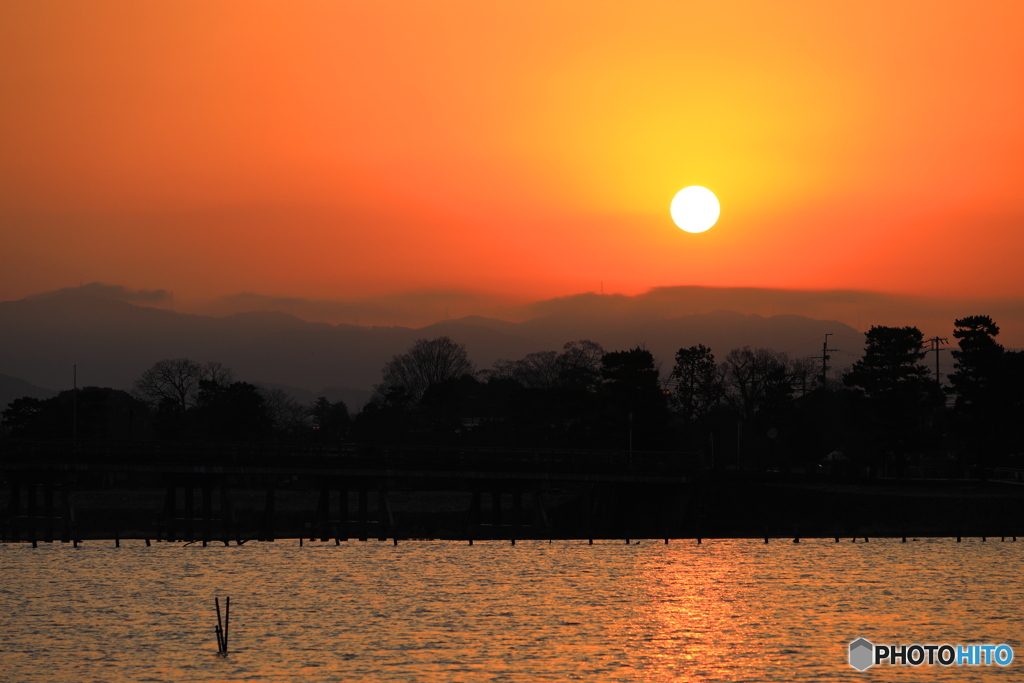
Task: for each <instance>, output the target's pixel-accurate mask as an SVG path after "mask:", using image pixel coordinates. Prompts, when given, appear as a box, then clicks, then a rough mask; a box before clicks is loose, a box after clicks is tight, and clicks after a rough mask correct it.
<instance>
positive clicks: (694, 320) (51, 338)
mask: <svg viewBox="0 0 1024 683" xmlns="http://www.w3.org/2000/svg"><path fill="white" fill-rule="evenodd" d="M117 291H118V288H111V289H104V288H103V287H91V288H90V287H88V286H87V287H83V288H71V289H66V290H61V291H59V292H51V293H48V294H47V295H40V296H34V297H29V298H26V299H21V300H18V301H7V302H0V329H2V330H3V334H2V335H0V373H4V374H6V375H10V376H11V377H10V379H12V380H13V378H20V379H21V380H23V381H24V384H17V383H13V384H11V383H8V384H4V385H3V386H4V387H7V386H10V387H12V389H11V390H12V391H15V393H16V392H18V391H26V392H28V393H27V394H26V395H31V392H33V391H34V392H36V393H37V395H42V394H40V393H39V392H46V391H47V390H46V389H40V388H39V387H51V388H52V389H54V390H62V389H68V388H70V387H71V385H72V366H74V365H77V368H78V385H79V386H87V385H98V386H111V387H114V388H121V389H128V388H130V387H131V385H132V383H133V382H134V381H135V379H136V378H137V377H139V375H140V374H141V373H142V372H143V371H144V370H146V369H147V368H149V367H150V366H151V365H152V364H153V363H154V362H156V361H158V360H160V359H162V358H176V357H182V356H185V357H189V358H192V359H193V360H197V361H201V362H205V361H219V362H221V363H224V364H225V365H227V366H228V367H231V368H232V369H233V370H234V371H235V374H236V376H237V377H238V378H239V379H242V380H246V381H249V382H254V383H262V384H267V385H271V386H279V387H283V388H285V389H286V390H289V391H291V392H292V393H293V394H296V396H297V398H299V399H300V400H308V399H310V398H313V397H315V396H316V395H327V396H328V398H331V399H332V400H338V399H344V400H345V401H346V402H348V403H349V404H350V405H352V407H353V408H357V407H358V406H359V405H361V404H362V403H363V402H364V401H365V400H366V398H367V397H368V395H369V391H370V390H371V388H372V386H373V385H374V384H375V383H377V382H379V381H380V373H381V368H382V367H383V365H384V364H385V363H386V362H387V361H388V360H390V359H391V357H392V356H394V355H395V354H398V353H402V352H403V351H405V350H406V349H408V348H409V347H410V346H411V345H412V343H413V342H414V341H415V340H416V339H419V338H433V337H437V336H441V335H448V336H450V337H452V338H453V339H455V340H456V341H458V342H460V343H463V344H465V345H466V347H467V349H468V351H469V355H470V358H471V359H472V360H473V362H474V363H475V364H476V365H477V367H478V368H486V367H490V366H491V365H492V364H493V363H494V361H495V360H497V359H500V358H506V359H514V358H521V357H522V356H524V355H526V354H527V353H531V352H534V351H544V350H559V349H561V347H562V345H563V344H564V343H566V342H568V341H573V340H578V339H591V340H593V341H596V342H598V343H600V344H602V345H603V346H604V347H605V348H606V349H608V350H617V349H627V348H631V347H633V346H636V345H638V344H642V345H644V346H646V348H648V349H650V350H651V352H652V353H654V355H655V357H656V358H657V359H659V360H660V361H661V363H662V368H663V371H666V372H667V371H668V370H669V369H670V368H671V367H672V364H673V358H674V355H675V352H676V351H677V350H678V349H680V348H681V347H686V346H690V345H692V344H698V343H701V344H704V345H706V346H710V347H711V348H712V350H713V351H714V353H715V354H716V355H717V356H718V357H719V358H721V357H723V356H724V355H725V354H726V353H727V352H728V351H729V350H730V349H732V348H735V347H740V346H744V345H750V346H767V347H771V348H774V349H777V350H779V351H786V352H789V353H790V354H792V355H795V356H814V355H820V353H821V348H822V342H823V341H824V335H825V333H832V334H833V335H834V336H832V337H831V338H830V340H829V346H831V347H833V348H837V349H839V350H840V351H839V352H837V353H835V354H833V361H832V363H833V364H834V365H835V366H837V367H843V366H848V365H850V364H851V363H852V362H853V361H854V360H855V359H856V358H857V357H859V355H860V353H861V351H862V348H863V334H861V333H860V332H858V331H857V330H855V329H853V328H852V327H850V326H848V325H845V324H843V323H840V322H837V321H834V320H833V321H828V320H816V319H813V318H808V317H804V316H798V315H774V316H767V317H764V316H761V315H757V314H742V313H735V312H728V311H716V312H711V313H700V314H689V315H670V314H668V313H666V312H665V311H666V310H669V311H670V310H671V308H672V307H670V306H662V307H659V306H653V305H650V302H648V301H641V302H640V303H641V305H629V304H630V301H629V299H630V298H628V297H613V296H607V297H602V296H600V295H580V296H578V297H568V298H565V299H559V300H555V301H553V302H547V303H546V304H537V305H536V307H535V309H534V311H535V312H536V313H537V315H536V316H535V317H532V318H530V319H528V320H525V321H523V322H508V321H505V320H499V319H495V318H486V317H481V316H467V317H463V318H459V319H457V320H444V321H441V322H437V323H434V324H432V325H427V326H425V327H422V328H419V329H412V328H409V327H381V326H374V327H361V326H355V325H346V324H340V325H332V324H328V323H323V322H307V321H305V320H301V319H299V318H298V317H295V316H294V315H290V314H287V313H281V312H273V311H258V312H248V313H236V314H233V315H227V316H224V317H212V316H204V315H196V314H186V313H179V312H176V311H173V310H168V309H166V308H154V307H151V306H149V305H139V304H140V303H141V304H148V303H150V301H149V300H147V299H145V298H141V297H136V300H135V301H126V300H124V298H125V297H121V296H118V295H117ZM140 298H141V299H142V300H141V301H140V300H139V299H140ZM152 298H153V299H157V298H158V297H152ZM158 305H159V304H158ZM17 387H24V388H23V389H19V388H17ZM6 395H7V394H6V393H5V394H0V400H2V398H3V397H4V396H6ZM3 405H6V403H4V404H3Z"/></svg>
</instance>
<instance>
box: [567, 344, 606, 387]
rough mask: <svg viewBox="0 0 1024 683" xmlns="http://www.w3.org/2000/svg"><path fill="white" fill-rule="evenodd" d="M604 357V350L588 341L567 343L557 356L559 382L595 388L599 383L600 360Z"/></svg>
mask: <svg viewBox="0 0 1024 683" xmlns="http://www.w3.org/2000/svg"><path fill="white" fill-rule="evenodd" d="M604 355H605V351H604V348H603V347H602V346H601V345H600V344H598V343H597V342H592V341H590V340H589V339H581V340H579V341H573V342H567V343H566V345H565V346H563V347H562V353H560V354H559V355H558V373H559V381H560V382H561V383H563V384H569V385H573V386H585V387H589V388H596V387H597V385H598V384H599V383H600V381H601V359H602V358H604Z"/></svg>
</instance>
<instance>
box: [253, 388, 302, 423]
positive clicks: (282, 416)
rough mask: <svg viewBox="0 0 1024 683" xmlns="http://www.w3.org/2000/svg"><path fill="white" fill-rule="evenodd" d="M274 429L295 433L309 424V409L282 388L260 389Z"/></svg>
mask: <svg viewBox="0 0 1024 683" xmlns="http://www.w3.org/2000/svg"><path fill="white" fill-rule="evenodd" d="M258 389H259V393H260V396H262V397H263V405H264V407H265V409H266V411H267V415H268V416H269V417H270V421H271V423H272V425H273V428H274V429H275V430H277V431H279V432H284V433H294V432H296V431H298V430H300V429H301V428H303V427H305V426H307V425H308V423H309V421H310V420H309V409H308V408H307V407H306V406H304V405H302V404H301V403H299V402H298V401H297V400H296V399H295V397H294V396H292V395H291V394H289V393H288V392H287V391H285V390H284V389H281V388H280V387H273V388H269V387H264V386H261V387H258Z"/></svg>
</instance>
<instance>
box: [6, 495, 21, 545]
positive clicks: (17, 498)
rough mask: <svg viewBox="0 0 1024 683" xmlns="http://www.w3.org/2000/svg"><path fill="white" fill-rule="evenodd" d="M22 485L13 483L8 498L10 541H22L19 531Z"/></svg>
mask: <svg viewBox="0 0 1024 683" xmlns="http://www.w3.org/2000/svg"><path fill="white" fill-rule="evenodd" d="M20 508H21V484H20V483H18V481H12V482H11V490H10V494H9V496H8V498H7V516H8V519H9V520H10V531H9V534H10V540H12V541H15V542H17V541H20V540H21V531H20V529H18V516H19V515H20V514H21V509H20Z"/></svg>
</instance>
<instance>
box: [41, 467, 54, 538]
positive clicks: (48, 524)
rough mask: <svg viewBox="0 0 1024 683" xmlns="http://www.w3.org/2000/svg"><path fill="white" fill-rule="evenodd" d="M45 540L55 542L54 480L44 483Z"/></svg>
mask: <svg viewBox="0 0 1024 683" xmlns="http://www.w3.org/2000/svg"><path fill="white" fill-rule="evenodd" d="M43 515H44V520H45V521H44V522H43V540H44V541H46V542H47V543H53V482H50V481H48V482H46V483H45V484H43Z"/></svg>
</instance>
